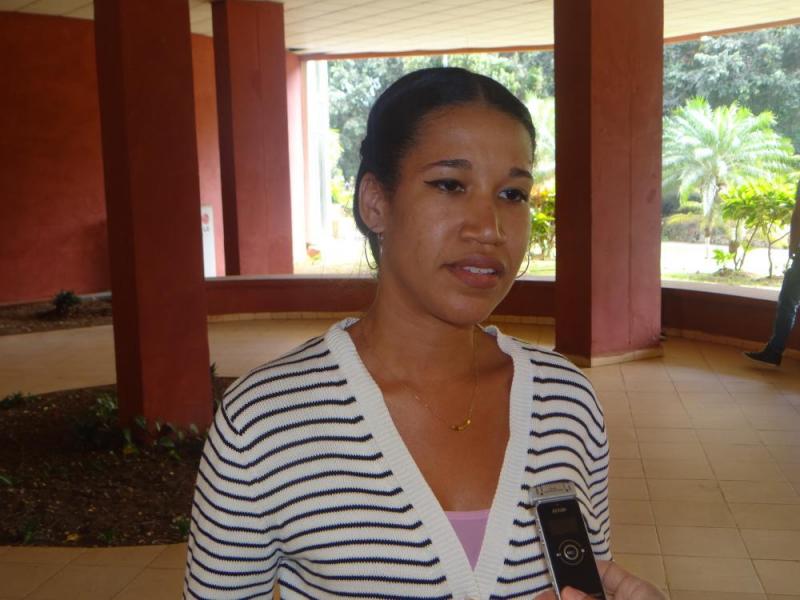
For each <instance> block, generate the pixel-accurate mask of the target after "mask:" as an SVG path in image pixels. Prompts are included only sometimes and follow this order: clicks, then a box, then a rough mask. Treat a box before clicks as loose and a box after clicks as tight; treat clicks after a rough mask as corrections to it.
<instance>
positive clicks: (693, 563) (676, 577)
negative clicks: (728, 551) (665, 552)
mask: <svg viewBox="0 0 800 600" xmlns="http://www.w3.org/2000/svg"><path fill="white" fill-rule="evenodd" d="M664 569H665V571H666V574H667V583H668V584H669V588H670V589H671V590H697V591H709V592H711V591H713V592H746V593H758V592H763V589H762V587H761V583H760V582H759V579H758V576H757V575H756V572H755V569H754V568H753V564H752V563H751V562H750V560H749V559H746V558H710V557H694V556H693V557H686V556H665V557H664Z"/></svg>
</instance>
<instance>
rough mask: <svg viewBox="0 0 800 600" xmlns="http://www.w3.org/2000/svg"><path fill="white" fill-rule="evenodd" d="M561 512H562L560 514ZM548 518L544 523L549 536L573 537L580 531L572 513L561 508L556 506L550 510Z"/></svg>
mask: <svg viewBox="0 0 800 600" xmlns="http://www.w3.org/2000/svg"><path fill="white" fill-rule="evenodd" d="M561 511H563V512H561ZM549 512H550V518H549V519H547V521H546V522H545V523H544V526H545V527H546V528H547V532H548V533H549V534H550V535H556V536H562V535H575V533H576V532H578V531H580V523H578V522H576V520H575V518H576V515H575V513H574V512H572V511H566V510H564V509H563V506H559V505H558V504H556V505H555V506H553V507H552V509H550V511H549Z"/></svg>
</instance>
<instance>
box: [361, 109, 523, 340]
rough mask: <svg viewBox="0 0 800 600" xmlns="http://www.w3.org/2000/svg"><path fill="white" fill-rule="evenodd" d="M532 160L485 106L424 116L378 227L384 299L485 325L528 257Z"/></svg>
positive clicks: (513, 130)
mask: <svg viewBox="0 0 800 600" xmlns="http://www.w3.org/2000/svg"><path fill="white" fill-rule="evenodd" d="M532 155H533V151H532V147H531V140H530V136H529V135H528V133H527V131H526V129H525V128H524V127H523V125H522V124H521V123H519V122H518V121H517V120H515V119H514V118H513V117H510V116H509V115H507V114H505V113H503V112H501V111H499V110H497V109H494V108H491V107H488V106H486V105H484V104H479V103H473V104H466V105H460V106H453V107H448V108H445V109H441V110H439V111H436V112H434V113H432V114H431V115H429V116H427V117H426V118H425V119H424V121H423V122H422V123H421V124H420V127H419V130H418V132H417V135H416V139H415V143H414V144H413V145H412V147H411V148H410V149H409V150H408V151H407V153H406V155H405V156H404V157H403V159H402V160H401V162H400V169H399V177H398V183H397V186H396V188H395V190H394V193H393V194H391V197H386V196H384V197H383V198H382V199H381V203H380V207H379V211H378V212H379V213H380V214H378V215H377V218H378V222H377V226H373V227H372V228H373V229H374V230H375V231H380V232H382V233H383V245H382V255H381V263H380V279H381V288H382V290H384V291H385V292H389V293H388V294H383V299H388V298H387V296H388V297H389V298H391V300H389V301H391V302H401V303H403V305H404V306H403V308H405V309H410V310H411V311H412V312H413V311H422V312H424V313H427V314H429V315H433V316H435V317H437V318H439V319H441V320H444V321H447V322H451V323H458V324H462V325H464V324H468V323H476V322H480V321H482V320H484V319H485V318H486V317H487V316H488V315H489V314H490V313H491V312H492V310H494V308H495V307H496V306H497V304H498V303H499V302H500V301H501V300H502V299H503V297H504V296H505V295H506V293H507V292H508V290H509V288H510V287H511V284H512V283H513V282H514V279H515V277H516V274H517V272H518V270H519V267H520V264H521V262H522V259H523V257H524V256H525V252H526V251H527V248H528V239H529V235H530V206H529V203H528V197H529V195H530V189H531V185H532V179H531V171H532ZM372 216H373V217H375V216H376V215H372ZM396 308H398V309H399V308H401V306H399V305H398V306H397V307H396Z"/></svg>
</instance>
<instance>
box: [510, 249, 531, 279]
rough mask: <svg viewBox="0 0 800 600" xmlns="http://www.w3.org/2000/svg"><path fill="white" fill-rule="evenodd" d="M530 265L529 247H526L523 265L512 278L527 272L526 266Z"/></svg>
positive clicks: (517, 277)
mask: <svg viewBox="0 0 800 600" xmlns="http://www.w3.org/2000/svg"><path fill="white" fill-rule="evenodd" d="M530 266H531V249H530V248H528V251H527V252H526V253H525V266H524V267H522V269H520V271H519V273H517V276H516V277H514V279H519V278H520V277H522V276H523V275H525V273H527V272H528V267H530Z"/></svg>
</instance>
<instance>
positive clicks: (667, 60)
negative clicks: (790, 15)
mask: <svg viewBox="0 0 800 600" xmlns="http://www.w3.org/2000/svg"><path fill="white" fill-rule="evenodd" d="M695 96H703V97H705V98H707V99H708V101H709V103H710V104H711V105H712V106H722V105H729V104H731V103H733V102H736V103H737V104H739V106H747V107H748V108H749V109H750V110H752V111H753V112H754V113H756V114H758V113H762V112H764V111H770V112H772V113H773V114H774V115H775V117H776V120H777V124H776V130H777V132H778V133H780V134H781V135H784V136H787V137H788V138H790V139H791V140H792V143H793V144H794V146H795V148H800V26H798V25H793V26H787V27H779V28H775V29H762V30H759V31H748V32H744V33H737V34H731V35H723V36H716V37H703V38H701V39H700V40H699V41H692V42H684V43H680V44H670V45H667V46H665V48H664V113H665V114H667V113H669V112H670V111H672V110H674V109H676V108H678V107H680V106H683V105H684V104H685V103H686V101H687V100H689V99H690V98H693V97H695Z"/></svg>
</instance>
